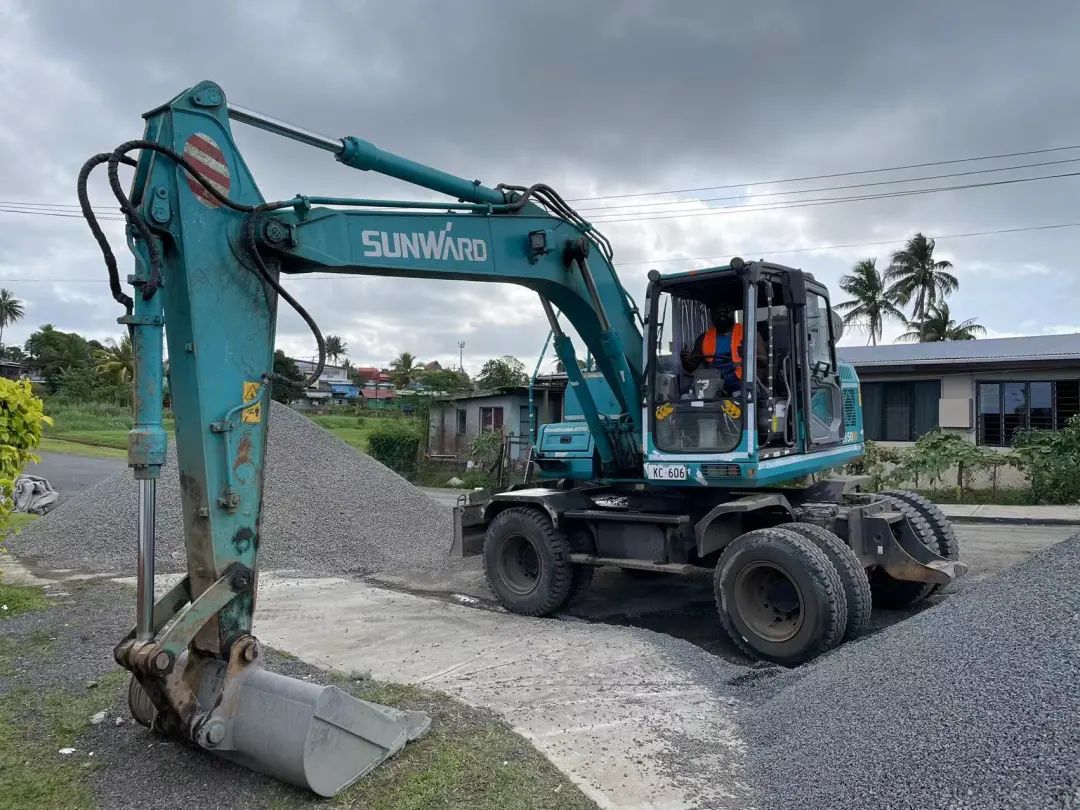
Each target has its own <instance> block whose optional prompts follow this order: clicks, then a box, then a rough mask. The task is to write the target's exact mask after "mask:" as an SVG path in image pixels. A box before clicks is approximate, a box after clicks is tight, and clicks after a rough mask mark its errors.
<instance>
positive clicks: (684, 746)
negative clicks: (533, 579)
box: [255, 574, 749, 808]
mask: <svg viewBox="0 0 1080 810" xmlns="http://www.w3.org/2000/svg"><path fill="white" fill-rule="evenodd" d="M256 617H257V618H256V624H255V631H256V633H257V634H258V636H259V637H260V638H261V639H262V640H263V641H264V642H266V643H268V644H270V645H272V646H274V647H277V648H279V649H283V650H285V651H287V652H289V653H292V654H293V655H296V656H298V657H300V658H302V659H304V660H305V661H308V662H310V663H313V664H316V665H319V666H322V667H326V668H328V669H334V670H338V671H342V672H346V673H348V672H363V671H370V672H371V673H372V675H373V676H374V677H376V678H382V679H386V680H391V681H398V682H405V683H412V684H417V685H421V686H425V687H428V688H432V689H438V690H440V691H443V692H447V693H449V694H451V695H454V696H456V697H458V698H460V699H462V700H464V701H466V702H467V703H470V704H472V705H474V706H481V707H484V708H488V709H491V710H492V711H495V712H497V713H498V714H500V715H501V716H502V717H503V718H505V719H506V721H507V722H508V723H509V724H510V725H511V726H512V727H513V728H514V730H515V731H517V732H518V733H520V734H522V735H523V736H524V737H526V738H527V739H528V740H530V741H531V742H532V743H533V744H534V745H535V746H537V748H538V749H540V750H541V751H542V752H543V753H544V754H545V755H547V756H548V757H549V758H550V759H551V760H552V762H554V764H555V765H556V766H557V767H558V768H559V769H560V770H562V771H564V772H565V773H567V774H568V775H569V776H570V778H571V779H573V780H574V781H575V782H576V783H577V784H578V785H580V786H581V788H582V789H583V790H584V791H585V792H586V793H587V794H588V795H589V796H590V797H592V798H593V799H594V800H595V801H596V802H597V804H599V805H600V806H601V807H611V808H615V807H618V808H689V807H709V808H725V807H745V806H747V803H748V795H749V793H748V788H747V786H746V784H745V783H744V781H743V779H742V775H741V768H742V760H743V751H744V749H743V744H742V742H741V740H740V738H739V736H738V733H737V730H736V724H735V720H734V713H735V706H734V701H733V700H732V699H731V698H730V697H727V696H724V695H721V694H719V690H718V689H714V688H713V687H711V686H710V684H719V683H722V682H724V681H726V680H728V679H730V678H732V677H735V676H737V675H739V674H741V673H742V672H745V669H744V668H742V667H737V666H735V665H732V664H729V663H726V662H724V661H722V660H720V659H717V658H715V657H713V656H710V655H708V654H707V653H705V652H704V651H702V650H700V649H699V648H697V647H695V646H693V645H691V644H689V643H687V642H683V641H680V640H677V639H673V638H671V637H668V636H665V635H662V634H658V633H652V632H649V631H646V630H640V629H636V628H630V627H614V626H609V625H598V624H589V623H586V622H580V621H573V620H561V621H560V620H552V619H528V618H523V617H520V616H515V615H512V614H508V613H505V612H502V611H497V610H490V609H477V608H476V607H465V606H460V605H456V604H451V603H448V602H444V601H438V600H434V599H429V598H423V597H419V596H415V595H413V594H407V593H400V592H394V591H389V590H385V589H382V588H378V587H374V586H372V585H370V584H367V583H362V582H356V581H353V580H345V579H294V578H283V577H280V576H278V575H275V574H267V575H264V576H262V577H261V579H260V583H259V608H258V611H257V613H256Z"/></svg>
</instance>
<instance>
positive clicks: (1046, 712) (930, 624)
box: [741, 536, 1080, 810]
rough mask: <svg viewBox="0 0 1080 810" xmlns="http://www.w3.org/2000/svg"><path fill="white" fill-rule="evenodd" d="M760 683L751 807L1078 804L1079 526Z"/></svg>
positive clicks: (750, 723) (752, 710) (748, 723)
mask: <svg viewBox="0 0 1080 810" xmlns="http://www.w3.org/2000/svg"><path fill="white" fill-rule="evenodd" d="M760 686H761V687H763V690H760V691H759V692H758V693H757V694H756V695H753V694H751V695H747V696H746V697H747V698H748V699H749V700H751V701H755V700H756V701H758V703H757V705H756V706H751V707H746V708H744V711H743V712H742V714H743V716H742V718H741V720H742V722H743V725H744V728H745V733H746V734H747V736H748V738H749V741H750V743H751V745H750V749H749V761H748V763H747V773H748V774H749V776H750V778H751V779H753V780H755V781H756V782H757V784H758V787H759V790H760V792H761V794H762V802H761V804H762V806H763V807H767V808H772V809H774V810H780V808H784V809H785V810H786V808H810V807H889V808H907V807H911V808H919V810H929V809H930V808H990V807H994V808H997V807H1002V808H1040V810H1042V809H1043V808H1065V807H1080V766H1078V764H1077V763H1078V756H1080V536H1078V537H1074V538H1072V539H1070V540H1066V541H1064V542H1062V543H1060V544H1058V545H1057V546H1054V547H1053V548H1050V549H1048V550H1047V551H1044V552H1042V553H1041V554H1039V555H1037V556H1035V557H1033V558H1031V559H1030V560H1028V561H1026V562H1024V563H1022V564H1021V565H1018V566H1016V567H1015V568H1012V569H1010V570H1008V571H1006V572H1004V573H1002V574H1000V575H998V576H997V577H994V578H993V579H990V580H987V581H986V582H985V583H983V584H981V585H980V586H978V587H976V588H972V589H970V590H969V591H967V592H965V593H962V594H959V595H957V596H954V597H952V598H951V599H949V600H948V601H947V602H945V603H944V604H942V605H939V606H937V607H935V608H933V609H931V610H927V611H925V612H923V613H920V614H919V615H917V616H914V617H912V618H911V619H908V620H907V621H904V622H901V623H900V624H897V625H894V626H893V627H890V628H889V629H888V630H885V631H883V632H881V633H878V634H876V635H873V636H870V637H867V638H865V639H863V640H862V641H858V642H855V643H853V644H851V643H849V644H846V645H844V646H842V647H840V648H839V649H838V650H836V651H835V652H833V653H832V654H830V655H828V656H826V657H825V658H823V659H820V660H819V661H817V662H816V663H814V664H812V665H809V666H804V667H801V668H799V669H797V670H793V671H791V672H788V673H784V674H782V675H780V676H779V677H777V678H774V679H769V682H768V683H765V684H760Z"/></svg>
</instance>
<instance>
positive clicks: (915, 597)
mask: <svg viewBox="0 0 1080 810" xmlns="http://www.w3.org/2000/svg"><path fill="white" fill-rule="evenodd" d="M878 497H879V498H880V499H881V500H883V501H885V502H886V503H888V504H889V507H890V508H892V509H895V510H896V511H897V512H899V513H900V514H902V515H903V516H904V519H905V520H907V522H908V523H910V524H911V527H912V529H913V530H914V531H915V534H916V536H917V537H918V538H919V541H920V542H921V543H922V544H923V545H924V546H926V547H927V548H928V549H930V550H931V551H933V552H934V553H935V554H940V553H941V551H940V546H939V545H938V540H937V536H936V535H935V533H934V529H933V527H932V526H931V525H930V523H929V521H927V519H926V518H925V517H923V515H922V514H921V513H920V512H919V510H918V509H916V508H915V507H914V506H912V505H911V504H910V503H908V502H907V501H906V500H904V499H903V498H899V497H897V496H896V495H886V494H881V495H879V496H878ZM935 587H936V586H934V585H933V584H931V583H926V582H914V581H910V580H902V579H894V578H893V577H891V576H889V574H888V573H886V572H885V571H884V570H882V569H881V568H878V569H876V570H875V571H874V572H873V573H872V574H871V575H870V591H871V592H872V593H873V595H874V605H875V606H876V607H881V608H888V609H891V610H902V609H903V608H907V607H911V606H912V605H914V604H916V603H918V602H921V601H922V600H923V599H925V598H926V597H928V596H929V595H930V594H932V593H933V592H934V590H935Z"/></svg>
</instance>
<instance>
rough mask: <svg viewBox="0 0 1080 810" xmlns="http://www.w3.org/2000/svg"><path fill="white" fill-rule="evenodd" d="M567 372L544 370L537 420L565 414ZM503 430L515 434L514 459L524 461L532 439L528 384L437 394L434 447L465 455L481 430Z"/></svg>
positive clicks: (439, 452)
mask: <svg viewBox="0 0 1080 810" xmlns="http://www.w3.org/2000/svg"><path fill="white" fill-rule="evenodd" d="M565 392H566V375H565V374H549V375H543V376H538V377H537V378H536V383H535V386H534V387H533V406H534V408H535V409H536V425H537V426H539V425H546V424H548V423H550V422H558V421H560V420H561V419H562V413H563V397H564V395H565ZM491 431H501V432H502V433H503V434H504V435H506V436H509V437H510V460H511V461H512V462H519V463H520V462H524V460H525V459H526V458H527V457H528V455H529V448H530V446H531V444H532V440H531V436H532V425H531V420H530V411H529V387H528V386H524V385H521V386H504V387H502V388H496V389H493V390H486V391H469V392H464V393H459V394H450V395H446V396H441V397H437V398H435V399H434V400H432V403H431V411H430V433H429V435H428V453H429V455H431V456H439V457H443V458H447V459H456V460H458V461H464V460H466V458H467V457H468V453H469V446H470V445H471V444H472V441H473V439H475V438H476V437H477V436H479V435H480V434H481V433H488V432H491Z"/></svg>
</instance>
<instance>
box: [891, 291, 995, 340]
mask: <svg viewBox="0 0 1080 810" xmlns="http://www.w3.org/2000/svg"><path fill="white" fill-rule="evenodd" d="M908 327H909V328H910V330H911V331H909V332H905V333H904V334H902V335H901V336H900V337H899V338H898V339H899V340H907V341H911V342H916V341H917V342H919V343H936V342H937V341H940V340H975V338H976V337H977V336H978V335H982V334H985V333H986V328H985V327H984V326H983V325H982V324H980V323H976V321H975V319H974V318H968V319H967V320H966V321H961V322H960V323H957V322H956V321H954V320H953V319H952V313H950V312H949V305H948V304H946V303H945V302H944V301H942V302H941V303H940V304H931V305H930V309H929V311H928V312H927V315H926V317H925V318H922V319H921V320H917V321H916V320H911V321H908Z"/></svg>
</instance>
